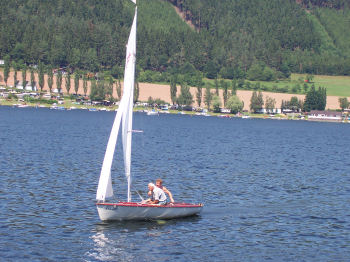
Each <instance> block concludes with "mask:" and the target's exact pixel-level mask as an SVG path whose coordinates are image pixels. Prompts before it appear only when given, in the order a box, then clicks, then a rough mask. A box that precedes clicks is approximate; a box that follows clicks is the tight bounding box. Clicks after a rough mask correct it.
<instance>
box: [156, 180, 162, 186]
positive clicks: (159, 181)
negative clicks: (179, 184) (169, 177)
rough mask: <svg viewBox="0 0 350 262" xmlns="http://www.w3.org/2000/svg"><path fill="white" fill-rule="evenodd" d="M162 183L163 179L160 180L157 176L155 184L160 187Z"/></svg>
mask: <svg viewBox="0 0 350 262" xmlns="http://www.w3.org/2000/svg"><path fill="white" fill-rule="evenodd" d="M162 184H163V180H161V179H160V178H158V179H157V180H156V186H157V187H161V186H162Z"/></svg>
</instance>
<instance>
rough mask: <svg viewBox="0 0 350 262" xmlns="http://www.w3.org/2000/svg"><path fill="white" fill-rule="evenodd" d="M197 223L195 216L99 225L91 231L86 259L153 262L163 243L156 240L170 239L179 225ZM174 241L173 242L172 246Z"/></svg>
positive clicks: (112, 222)
mask: <svg viewBox="0 0 350 262" xmlns="http://www.w3.org/2000/svg"><path fill="white" fill-rule="evenodd" d="M200 220H201V218H200V217H199V216H194V217H187V218H180V219H174V220H151V221H110V222H100V223H97V224H96V226H95V229H94V230H93V231H92V235H91V236H90V239H91V240H92V242H93V243H92V246H91V249H90V250H89V251H88V252H87V254H86V255H87V256H88V257H90V258H91V259H93V260H98V261H151V260H153V259H156V257H157V255H156V254H157V252H162V248H163V246H164V242H163V241H159V239H164V238H169V239H171V238H172V236H173V230H177V229H178V227H179V226H181V224H187V223H192V224H196V223H198V222H199V221H200ZM166 235H169V236H168V237H167V236H166ZM177 241H178V240H177V239H174V240H173V244H174V245H176V242H177ZM167 245H169V243H168V244H167ZM136 250H137V252H134V251H136ZM140 250H144V252H142V254H143V257H140V252H139V251H140ZM169 259H171V256H170V254H169Z"/></svg>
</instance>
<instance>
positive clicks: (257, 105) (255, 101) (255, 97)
mask: <svg viewBox="0 0 350 262" xmlns="http://www.w3.org/2000/svg"><path fill="white" fill-rule="evenodd" d="M263 105H264V100H263V97H262V93H261V91H259V93H257V92H256V91H254V92H253V94H252V97H251V98H250V110H251V111H252V112H254V113H256V112H258V111H259V110H261V109H262V108H263Z"/></svg>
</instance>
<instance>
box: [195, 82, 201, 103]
mask: <svg viewBox="0 0 350 262" xmlns="http://www.w3.org/2000/svg"><path fill="white" fill-rule="evenodd" d="M196 99H197V104H198V107H200V106H201V104H202V87H201V86H197V93H196Z"/></svg>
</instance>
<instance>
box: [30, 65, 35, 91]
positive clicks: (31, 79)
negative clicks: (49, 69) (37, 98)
mask: <svg viewBox="0 0 350 262" xmlns="http://www.w3.org/2000/svg"><path fill="white" fill-rule="evenodd" d="M30 86H31V87H32V90H35V89H34V88H35V76H34V68H33V67H31V68H30Z"/></svg>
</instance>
